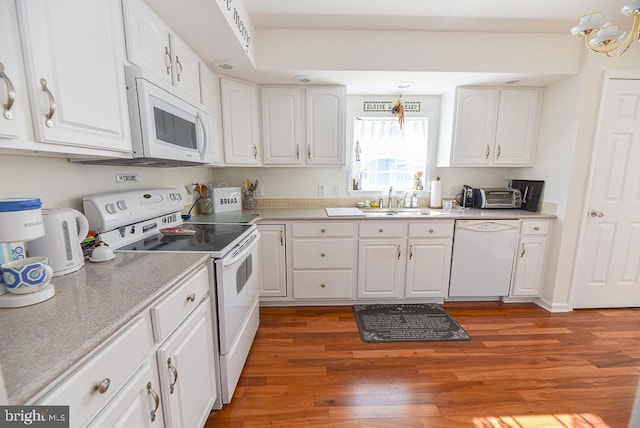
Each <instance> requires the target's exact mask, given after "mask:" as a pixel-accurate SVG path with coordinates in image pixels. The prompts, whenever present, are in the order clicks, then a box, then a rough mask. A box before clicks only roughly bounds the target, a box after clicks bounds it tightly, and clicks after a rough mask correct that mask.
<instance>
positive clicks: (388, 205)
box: [387, 186, 393, 208]
mask: <svg viewBox="0 0 640 428" xmlns="http://www.w3.org/2000/svg"><path fill="white" fill-rule="evenodd" d="M392 192H393V186H389V200H388V201H387V207H389V208H391V202H392V200H391V193H392Z"/></svg>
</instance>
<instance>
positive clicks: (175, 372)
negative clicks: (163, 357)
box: [167, 358, 178, 394]
mask: <svg viewBox="0 0 640 428" xmlns="http://www.w3.org/2000/svg"><path fill="white" fill-rule="evenodd" d="M167 367H168V368H169V370H171V372H172V373H173V383H171V384H170V385H169V394H173V391H175V389H176V383H177V382H178V369H177V368H176V366H174V365H173V363H172V362H171V358H169V359H168V360H167Z"/></svg>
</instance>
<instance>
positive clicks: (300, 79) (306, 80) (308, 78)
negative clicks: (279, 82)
mask: <svg viewBox="0 0 640 428" xmlns="http://www.w3.org/2000/svg"><path fill="white" fill-rule="evenodd" d="M293 80H294V81H296V82H298V83H311V82H313V81H314V80H315V79H314V78H313V76H305V75H302V76H295V77H294V78H293Z"/></svg>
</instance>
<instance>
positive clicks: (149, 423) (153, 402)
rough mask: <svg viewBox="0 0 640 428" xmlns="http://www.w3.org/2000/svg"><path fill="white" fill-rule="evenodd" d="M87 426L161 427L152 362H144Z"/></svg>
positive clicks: (153, 364) (156, 385) (160, 412)
mask: <svg viewBox="0 0 640 428" xmlns="http://www.w3.org/2000/svg"><path fill="white" fill-rule="evenodd" d="M89 426H90V427H96V428H100V427H114V428H115V427H122V428H128V427H139V428H153V427H158V428H162V427H164V417H163V414H162V405H161V400H160V383H159V381H158V368H157V366H156V362H155V361H153V360H152V361H150V362H147V363H145V364H144V365H143V366H142V368H141V369H140V370H139V371H138V373H137V374H136V375H135V376H134V377H133V378H132V379H131V380H130V381H129V382H128V383H127V385H126V386H125V387H124V389H123V390H122V391H120V392H119V393H118V394H117V396H116V398H115V399H114V400H113V401H112V402H111V404H109V405H108V406H107V407H106V408H105V409H104V410H103V411H102V412H101V413H100V415H98V417H97V418H95V419H94V420H93V421H92V422H91V423H90V424H89Z"/></svg>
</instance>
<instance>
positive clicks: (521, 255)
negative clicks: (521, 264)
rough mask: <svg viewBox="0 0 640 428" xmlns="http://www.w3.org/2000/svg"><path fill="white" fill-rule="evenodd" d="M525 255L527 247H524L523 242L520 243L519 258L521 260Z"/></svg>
mask: <svg viewBox="0 0 640 428" xmlns="http://www.w3.org/2000/svg"><path fill="white" fill-rule="evenodd" d="M526 253H527V247H525V245H524V242H523V243H522V251H520V258H523V257H524V255H525V254H526Z"/></svg>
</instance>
